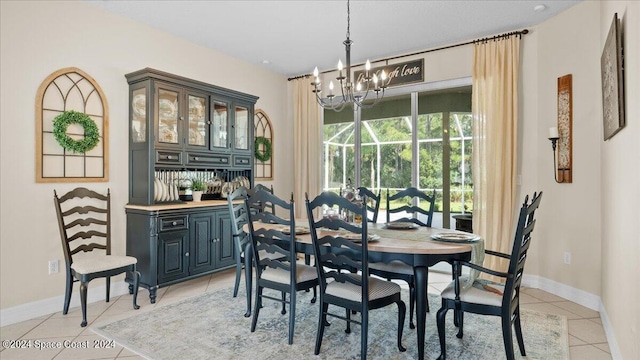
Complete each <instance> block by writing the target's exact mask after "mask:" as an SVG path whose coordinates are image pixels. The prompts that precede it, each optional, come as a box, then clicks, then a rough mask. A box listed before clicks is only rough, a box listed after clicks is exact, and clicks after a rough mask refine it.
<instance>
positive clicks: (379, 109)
mask: <svg viewBox="0 0 640 360" xmlns="http://www.w3.org/2000/svg"><path fill="white" fill-rule="evenodd" d="M470 111H471V88H470V87H465V88H456V89H447V90H438V91H430V92H421V93H418V92H414V93H410V94H405V95H400V96H394V97H388V98H385V99H383V101H382V102H381V103H379V104H378V105H376V106H375V107H373V108H371V109H365V110H362V111H356V112H348V111H343V112H341V113H335V112H333V111H330V110H329V111H326V112H325V125H324V189H325V190H332V191H338V190H339V189H340V188H341V187H345V186H346V184H347V183H348V182H349V180H351V181H352V183H353V184H354V185H356V186H365V187H367V188H369V189H371V190H373V191H374V192H376V193H377V192H378V191H382V199H386V196H387V192H389V193H390V194H393V193H395V192H397V191H399V190H401V189H404V188H406V187H409V186H415V187H417V188H419V189H421V190H424V191H428V192H431V191H433V190H434V189H435V190H436V194H437V199H436V215H435V216H434V226H437V227H446V228H450V227H453V226H452V221H451V215H452V214H457V213H461V212H469V211H471V210H472V209H471V207H472V198H473V197H472V192H473V186H472V184H471V167H470V161H471V157H470V154H471V115H470ZM356 169H358V171H356ZM418 205H419V204H418ZM380 211H381V214H380V216H379V217H378V219H379V221H380V222H384V221H385V219H386V216H384V214H383V213H384V212H385V211H386V202H385V200H383V201H382V202H381V206H380Z"/></svg>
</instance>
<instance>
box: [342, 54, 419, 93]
mask: <svg viewBox="0 0 640 360" xmlns="http://www.w3.org/2000/svg"><path fill="white" fill-rule="evenodd" d="M382 70H384V71H385V72H386V73H387V83H386V85H387V86H388V87H393V86H399V85H407V84H413V83H418V82H423V81H424V59H419V60H413V61H407V62H403V63H399V64H392V65H385V66H380V67H375V68H372V69H371V70H370V73H371V74H377V75H378V77H380V73H381V72H382ZM364 76H365V72H364V70H358V71H354V73H353V78H354V81H355V82H356V83H357V82H358V81H362V79H363V78H364Z"/></svg>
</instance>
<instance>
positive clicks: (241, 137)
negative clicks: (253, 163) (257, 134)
mask: <svg viewBox="0 0 640 360" xmlns="http://www.w3.org/2000/svg"><path fill="white" fill-rule="evenodd" d="M249 119H250V116H249V108H248V107H246V106H241V105H235V106H234V123H233V133H234V137H233V151H234V152H242V153H248V152H249V151H250V149H251V148H252V145H253V144H252V143H251V141H253V139H252V138H251V135H252V133H253V132H252V131H251V130H252V127H253V125H251V124H252V121H249Z"/></svg>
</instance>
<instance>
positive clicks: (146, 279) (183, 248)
mask: <svg viewBox="0 0 640 360" xmlns="http://www.w3.org/2000/svg"><path fill="white" fill-rule="evenodd" d="M215 203H217V204H216V205H215V206H211V207H209V206H206V207H195V208H194V207H191V208H178V206H179V205H174V206H173V207H174V208H173V209H167V210H158V209H154V208H156V207H152V206H149V207H142V206H131V205H127V207H126V214H127V255H130V256H135V257H136V258H137V259H138V270H139V271H140V275H141V278H140V286H142V287H145V288H147V289H149V298H150V299H151V302H152V303H154V302H155V299H156V290H157V289H158V288H160V287H163V286H167V285H171V284H174V283H177V282H181V281H184V280H188V279H192V278H195V277H198V276H201V275H204V274H209V273H211V272H214V271H218V270H221V269H226V268H229V267H232V266H234V265H235V248H234V246H233V237H232V235H231V219H230V217H229V212H228V208H227V207H226V205H224V204H225V202H224V201H216V202H215ZM127 280H128V281H129V282H130V280H131V279H127Z"/></svg>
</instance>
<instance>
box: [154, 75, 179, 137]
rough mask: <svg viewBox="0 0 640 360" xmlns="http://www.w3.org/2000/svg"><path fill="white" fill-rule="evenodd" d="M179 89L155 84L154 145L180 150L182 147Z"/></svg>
mask: <svg viewBox="0 0 640 360" xmlns="http://www.w3.org/2000/svg"><path fill="white" fill-rule="evenodd" d="M182 94H183V91H182V89H180V88H177V87H173V86H170V85H166V84H163V83H156V88H155V103H154V110H155V111H154V113H155V119H156V134H155V135H156V144H158V145H160V146H165V147H166V146H169V147H174V148H182V146H183V145H184V142H183V141H184V140H183V139H184V135H183V131H184V130H183V126H182V120H183V114H182V101H183V95H182Z"/></svg>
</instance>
